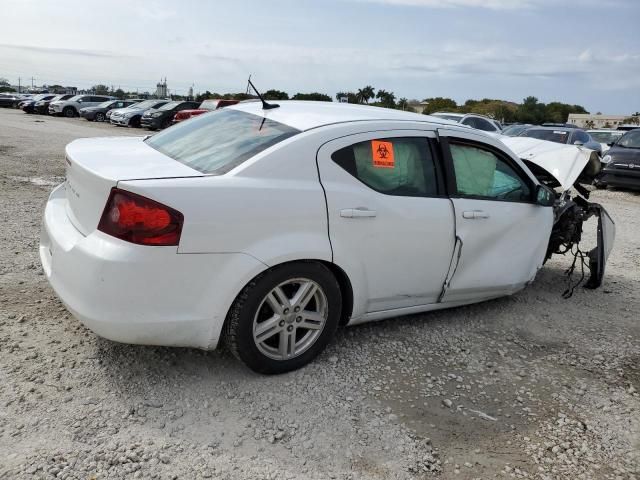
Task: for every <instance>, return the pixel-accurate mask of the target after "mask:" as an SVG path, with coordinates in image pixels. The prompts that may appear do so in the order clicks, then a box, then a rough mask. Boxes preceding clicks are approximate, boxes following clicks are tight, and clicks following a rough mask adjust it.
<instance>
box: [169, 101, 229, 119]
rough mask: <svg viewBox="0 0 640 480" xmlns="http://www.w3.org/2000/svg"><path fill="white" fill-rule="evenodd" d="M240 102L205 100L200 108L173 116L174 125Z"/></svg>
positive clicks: (183, 111)
mask: <svg viewBox="0 0 640 480" xmlns="http://www.w3.org/2000/svg"><path fill="white" fill-rule="evenodd" d="M239 101H240V100H226V99H207V100H203V101H202V103H201V104H200V106H199V107H198V108H196V109H193V110H180V111H179V112H178V113H176V114H175V115H174V116H173V120H172V123H180V122H183V121H184V120H189V119H190V118H191V117H196V116H198V115H202V114H203V113H207V112H212V111H214V110H217V109H219V108H223V107H228V106H229V105H235V104H236V103H238V102H239Z"/></svg>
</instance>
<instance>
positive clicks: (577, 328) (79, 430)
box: [0, 109, 640, 480]
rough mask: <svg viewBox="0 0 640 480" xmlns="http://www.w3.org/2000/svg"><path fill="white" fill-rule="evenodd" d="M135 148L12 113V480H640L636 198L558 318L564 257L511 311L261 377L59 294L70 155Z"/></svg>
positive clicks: (8, 376) (6, 226) (0, 191)
mask: <svg viewBox="0 0 640 480" xmlns="http://www.w3.org/2000/svg"><path fill="white" fill-rule="evenodd" d="M141 134H143V133H142V132H141V131H140V130H130V129H121V128H115V127H111V126H108V125H99V124H92V123H88V122H86V121H85V120H79V119H59V118H48V117H42V116H30V115H26V114H24V113H22V112H20V111H17V110H6V109H0V182H1V188H0V211H1V212H2V215H1V216H0V218H1V219H2V228H1V229H0V241H1V242H2V248H1V249H0V478H10V479H14V478H17V479H20V478H70V479H71V478H73V479H76V478H77V479H89V478H97V479H101V478H162V479H170V478H184V479H192V478H222V479H236V478H238V479H240V478H248V479H249V478H250V479H294V478H296V479H297V478H304V479H327V478H332V479H333V478H335V479H366V478H372V479H387V478H397V479H407V478H431V477H434V476H439V477H440V478H445V479H480V478H482V479H485V478H538V479H556V478H566V479H572V480H573V479H636V478H638V479H640V396H639V393H638V391H639V390H640V315H638V310H639V307H640V288H639V287H638V286H639V280H640V196H638V195H637V194H634V193H630V192H624V191H598V192H596V193H595V194H594V195H593V198H595V199H597V200H598V201H600V202H602V203H603V204H604V205H605V206H606V208H607V209H608V210H609V212H610V213H611V215H612V217H613V218H614V220H615V221H616V223H617V230H618V232H617V239H616V245H615V247H614V250H613V253H612V256H611V258H610V261H609V265H608V271H607V278H606V284H605V286H604V288H601V289H599V290H597V291H587V290H583V289H582V288H578V289H577V290H576V292H575V294H574V296H573V297H572V298H570V299H568V300H564V299H563V298H562V297H561V293H562V291H563V290H564V288H565V281H566V280H565V277H564V275H563V272H564V270H565V269H566V268H567V267H568V265H569V263H570V259H569V258H568V257H566V258H557V259H554V260H553V261H551V262H550V263H549V264H547V265H546V266H545V268H544V269H543V270H542V271H541V272H540V273H539V275H538V278H537V279H536V281H535V283H534V284H533V285H532V286H530V287H529V288H527V289H526V290H524V291H523V292H521V293H519V294H517V295H514V296H512V297H509V298H504V299H500V300H495V301H491V302H487V303H483V304H479V305H475V306H470V307H464V308H458V309H454V310H449V311H441V312H436V313H430V314H424V315H415V316H412V317H404V318H398V319H394V320H389V321H385V322H381V323H376V324H369V325H364V326H361V327H354V328H347V329H343V330H341V331H339V332H338V335H337V338H336V339H335V341H334V342H333V344H332V345H331V346H330V348H329V349H328V351H327V352H326V353H325V354H324V355H322V356H321V358H319V359H318V360H317V361H316V362H315V363H313V364H312V365H310V366H308V367H307V368H305V369H303V370H300V371H297V372H294V373H291V374H287V375H282V376H278V377H264V376H258V375H255V374H253V373H251V372H250V371H248V370H247V369H245V368H244V367H242V366H241V365H240V364H239V363H238V362H237V361H235V360H234V359H233V358H232V357H231V356H230V355H229V354H228V353H226V352H224V351H216V352H202V351H198V350H190V349H169V348H155V347H141V346H129V345H120V344H115V343H112V342H109V341H106V340H102V339H100V338H97V337H96V336H95V335H93V334H92V333H91V332H90V331H88V330H87V329H86V328H84V327H83V326H82V325H81V324H80V323H79V322H78V321H77V320H75V319H74V318H73V317H71V316H70V315H69V314H68V313H67V312H66V311H65V309H64V308H63V306H62V305H61V303H60V302H59V301H58V300H57V299H56V297H55V296H54V294H53V292H52V290H51V289H50V288H49V286H48V284H47V282H46V280H45V278H44V276H43V274H42V271H41V268H40V262H39V259H38V253H37V246H38V237H39V229H40V216H41V213H42V210H43V205H44V203H45V200H46V198H47V195H48V193H49V191H50V189H51V188H52V186H53V185H54V184H56V183H59V182H61V181H62V178H63V175H64V160H63V147H64V145H65V144H66V143H68V142H69V141H71V140H73V139H74V138H78V137H89V136H105V135H112V136H113V135H141ZM141 301H144V299H141Z"/></svg>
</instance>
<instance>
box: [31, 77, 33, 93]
mask: <svg viewBox="0 0 640 480" xmlns="http://www.w3.org/2000/svg"><path fill="white" fill-rule="evenodd" d="M33 81H34V78H33V77H31V90H33Z"/></svg>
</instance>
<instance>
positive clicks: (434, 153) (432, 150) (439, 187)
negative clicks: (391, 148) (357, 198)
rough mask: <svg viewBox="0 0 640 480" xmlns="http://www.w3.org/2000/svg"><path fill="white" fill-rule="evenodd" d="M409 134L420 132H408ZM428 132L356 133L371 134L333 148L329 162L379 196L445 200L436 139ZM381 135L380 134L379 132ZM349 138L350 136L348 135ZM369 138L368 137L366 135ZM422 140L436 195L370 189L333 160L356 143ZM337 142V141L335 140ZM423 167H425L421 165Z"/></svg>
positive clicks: (369, 186)
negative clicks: (425, 145) (424, 144)
mask: <svg viewBox="0 0 640 480" xmlns="http://www.w3.org/2000/svg"><path fill="white" fill-rule="evenodd" d="M408 131H411V132H422V130H408ZM428 132H433V131H426V130H425V131H424V133H425V135H402V134H399V135H393V136H389V135H384V134H383V135H382V136H375V135H374V134H375V133H376V132H375V131H372V132H361V133H356V134H353V135H361V134H365V133H370V134H371V138H370V139H368V140H359V141H356V142H352V143H350V144H348V145H345V146H343V147H340V148H335V149H332V150H331V152H330V153H329V155H328V157H329V160H330V161H331V162H333V163H334V164H335V165H336V166H337V167H338V168H340V169H341V170H342V171H343V172H344V173H346V174H347V175H349V177H351V178H354V179H355V180H357V181H358V182H359V183H361V184H362V185H364V186H365V187H366V188H368V189H369V190H371V191H372V192H376V193H379V194H381V195H386V196H388V197H401V198H402V197H404V198H407V197H408V198H447V197H448V196H447V193H446V187H445V182H444V175H443V173H444V166H443V164H442V157H441V156H440V155H439V149H438V148H436V145H435V142H437V138H435V137H430V136H428V135H426V133H428ZM381 133H382V132H381ZM348 136H351V135H348ZM367 136H369V135H367ZM341 138H345V137H341ZM405 138H408V139H423V140H426V141H427V148H428V155H430V156H431V161H432V162H433V166H434V169H433V170H434V173H435V177H436V178H435V186H436V194H435V195H428V194H424V195H400V194H395V193H388V192H383V191H381V190H378V189H377V188H374V187H372V186H371V185H368V184H366V183H365V182H364V181H362V180H361V179H360V178H358V177H357V176H355V175H353V174H352V173H351V172H349V171H348V170H346V169H345V168H344V167H343V166H342V165H340V164H339V163H338V162H336V161H335V160H334V158H333V155H334V154H335V153H336V152H339V151H340V150H343V149H345V148H350V147H353V146H354V145H356V144H358V143H364V142H370V141H372V140H383V141H384V140H391V141H393V139H405ZM336 140H337V139H336ZM423 167H425V165H423ZM423 171H424V172H425V182H428V181H429V179H428V178H427V176H426V169H425V168H423Z"/></svg>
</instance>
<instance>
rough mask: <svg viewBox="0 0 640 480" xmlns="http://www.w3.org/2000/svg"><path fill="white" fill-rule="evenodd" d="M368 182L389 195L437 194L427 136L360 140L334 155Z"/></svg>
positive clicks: (354, 173) (420, 195) (334, 159)
mask: <svg viewBox="0 0 640 480" xmlns="http://www.w3.org/2000/svg"><path fill="white" fill-rule="evenodd" d="M331 158H332V159H333V161H334V162H336V163H337V164H338V165H340V166H341V167H342V168H344V169H345V170H346V171H347V172H349V173H350V174H351V175H353V176H354V177H356V178H357V179H358V180H360V181H361V182H362V183H364V184H365V185H367V186H369V187H371V188H372V189H374V190H377V191H378V192H382V193H385V194H388V195H403V196H415V197H423V196H434V195H437V183H436V174H435V166H434V163H433V158H432V156H431V151H430V149H429V143H428V140H427V139H426V138H419V137H403V138H387V139H381V140H370V141H366V142H359V143H356V144H354V145H351V146H349V147H345V148H342V149H340V150H338V151H337V152H334V153H333V155H331Z"/></svg>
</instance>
